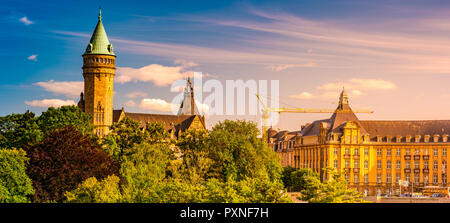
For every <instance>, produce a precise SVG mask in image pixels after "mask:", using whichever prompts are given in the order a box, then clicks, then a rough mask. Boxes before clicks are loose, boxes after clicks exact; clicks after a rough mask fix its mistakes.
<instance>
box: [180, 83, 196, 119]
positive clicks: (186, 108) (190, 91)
mask: <svg viewBox="0 0 450 223" xmlns="http://www.w3.org/2000/svg"><path fill="white" fill-rule="evenodd" d="M177 115H200V113H199V112H198V108H197V105H196V104H195V98H194V87H193V86H192V83H191V79H190V78H188V79H187V82H186V88H185V89H184V98H183V101H182V102H181V105H180V109H179V110H178V114H177Z"/></svg>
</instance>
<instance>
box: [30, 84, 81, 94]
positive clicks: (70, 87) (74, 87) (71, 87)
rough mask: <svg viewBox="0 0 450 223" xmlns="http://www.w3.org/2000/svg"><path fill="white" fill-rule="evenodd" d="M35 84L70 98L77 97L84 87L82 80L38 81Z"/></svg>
mask: <svg viewBox="0 0 450 223" xmlns="http://www.w3.org/2000/svg"><path fill="white" fill-rule="evenodd" d="M33 85H37V86H39V87H42V88H44V89H45V90H46V91H48V92H52V93H54V94H56V95H64V96H66V97H69V98H77V97H78V96H79V95H80V93H81V92H82V91H83V89H84V83H83V82H82V81H60V82H58V81H54V80H50V81H47V82H37V83H34V84H33Z"/></svg>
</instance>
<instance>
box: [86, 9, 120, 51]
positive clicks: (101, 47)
mask: <svg viewBox="0 0 450 223" xmlns="http://www.w3.org/2000/svg"><path fill="white" fill-rule="evenodd" d="M86 54H101V55H111V56H115V54H114V51H113V46H112V44H111V43H110V42H109V39H108V36H107V35H106V31H105V28H104V27H103V23H102V11H101V10H100V12H99V15H98V23H97V26H96V27H95V30H94V33H93V34H92V37H91V40H89V44H88V46H87V47H86V51H85V52H84V55H86Z"/></svg>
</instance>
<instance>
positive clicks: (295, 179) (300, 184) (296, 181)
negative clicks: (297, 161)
mask: <svg viewBox="0 0 450 223" xmlns="http://www.w3.org/2000/svg"><path fill="white" fill-rule="evenodd" d="M307 177H309V178H307ZM310 178H314V179H315V178H317V179H320V178H319V173H317V172H314V171H313V170H312V169H310V168H304V169H298V170H296V171H294V172H292V173H291V182H292V190H293V191H302V190H304V189H306V186H307V184H308V181H307V179H310Z"/></svg>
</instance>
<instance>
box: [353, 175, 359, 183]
mask: <svg viewBox="0 0 450 223" xmlns="http://www.w3.org/2000/svg"><path fill="white" fill-rule="evenodd" d="M353 181H354V182H355V184H357V183H359V174H355V175H353Z"/></svg>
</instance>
